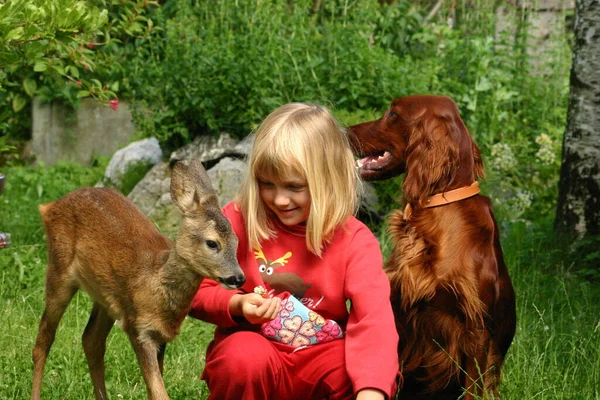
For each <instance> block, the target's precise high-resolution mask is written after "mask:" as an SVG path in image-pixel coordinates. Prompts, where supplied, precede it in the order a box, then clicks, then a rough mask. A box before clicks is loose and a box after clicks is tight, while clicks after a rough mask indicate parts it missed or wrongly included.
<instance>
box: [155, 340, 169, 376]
mask: <svg viewBox="0 0 600 400" xmlns="http://www.w3.org/2000/svg"><path fill="white" fill-rule="evenodd" d="M166 349H167V344H166V343H163V344H161V345H160V346H159V347H158V354H157V357H158V368H159V369H160V374H161V375H162V374H163V363H164V360H165V350H166Z"/></svg>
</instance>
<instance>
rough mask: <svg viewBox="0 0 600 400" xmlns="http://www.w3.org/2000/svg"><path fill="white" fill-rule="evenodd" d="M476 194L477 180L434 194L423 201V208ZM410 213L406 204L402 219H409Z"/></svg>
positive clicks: (477, 190) (410, 208)
mask: <svg viewBox="0 0 600 400" xmlns="http://www.w3.org/2000/svg"><path fill="white" fill-rule="evenodd" d="M476 194H479V183H478V182H477V181H475V182H473V183H472V184H470V185H469V186H463V187H461V188H458V189H454V190H450V191H449V192H443V193H438V194H434V195H433V196H430V197H429V198H428V199H427V200H426V201H425V204H424V205H423V208H431V207H438V206H443V205H446V204H450V203H454V202H455V201H460V200H464V199H468V198H469V197H473V196H475V195H476ZM411 215H412V206H411V205H410V204H407V205H406V207H404V219H405V220H408V219H410V217H411Z"/></svg>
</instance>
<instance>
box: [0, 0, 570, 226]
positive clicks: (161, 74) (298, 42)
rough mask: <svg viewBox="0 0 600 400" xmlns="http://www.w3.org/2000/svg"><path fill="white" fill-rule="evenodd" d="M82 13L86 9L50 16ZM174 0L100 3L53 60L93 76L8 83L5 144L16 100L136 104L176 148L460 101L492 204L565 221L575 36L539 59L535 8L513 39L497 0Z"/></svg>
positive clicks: (557, 38) (18, 77)
mask: <svg viewBox="0 0 600 400" xmlns="http://www.w3.org/2000/svg"><path fill="white" fill-rule="evenodd" d="M20 1H22V0H20ZM69 1H70V2H73V3H74V4H75V3H76V4H78V5H81V2H77V1H76V0H53V2H51V3H47V4H54V3H56V4H59V3H60V2H69ZM38 3H40V1H37V2H35V4H38ZM42 3H43V2H42ZM160 3H161V4H158V3H157V2H152V1H149V0H94V1H91V2H86V3H85V7H89V10H92V9H94V10H95V9H98V10H101V11H98V12H99V13H100V14H99V15H104V16H106V18H107V19H106V22H105V23H102V24H99V26H100V27H99V28H97V29H96V30H93V29H91V30H90V29H88V31H89V32H87V33H85V34H84V32H81V33H78V34H73V35H71V36H69V35H67V36H66V37H67V38H70V39H69V40H66V41H65V40H63V42H64V43H63V44H60V43H57V42H56V41H53V40H49V42H48V43H54V45H53V46H54V48H55V49H54V50H55V51H54V52H50V53H47V54H46V55H44V56H43V59H44V60H46V61H44V62H45V63H46V64H47V65H50V64H52V65H53V66H54V65H55V64H53V63H55V62H56V63H60V60H61V59H62V58H61V57H62V56H64V51H67V59H69V58H68V54H69V50H68V48H69V47H71V48H73V49H76V52H79V53H80V54H81V57H86V59H87V60H89V62H88V61H86V62H87V63H88V64H89V65H90V66H92V65H93V66H94V68H93V71H91V69H89V68H88V69H87V70H86V69H85V68H83V67H82V64H81V63H82V62H83V61H81V60H83V58H82V59H78V60H79V61H78V60H77V59H75V60H73V62H72V63H71V64H69V65H70V66H67V64H65V66H64V68H62V70H61V71H62V73H60V72H61V71H58V73H54V74H52V75H51V76H47V75H45V74H41V73H40V71H35V69H36V68H35V66H36V65H41V64H39V63H38V61H35V60H37V59H36V58H35V57H25V60H26V61H25V65H29V66H31V65H33V67H34V68H33V70H31V68H29V69H27V68H25V69H23V70H18V69H14V70H13V71H12V72H10V71H9V73H8V75H7V76H8V77H9V78H11V79H12V83H14V84H15V85H13V86H10V85H5V86H6V87H7V88H9V87H10V88H9V89H7V92H5V93H6V94H7V97H6V99H7V102H4V103H2V102H0V113H1V114H2V115H3V116H4V117H7V116H8V118H4V119H3V120H4V121H12V123H6V122H5V123H4V125H3V127H2V132H3V133H4V134H5V135H8V136H9V138H10V137H13V138H21V139H22V138H23V137H24V136H26V135H25V134H24V133H23V132H24V131H23V129H17V128H18V127H19V123H20V124H23V121H27V120H28V118H29V117H28V114H27V113H26V112H25V109H24V108H23V109H21V110H20V111H18V112H17V110H15V108H14V107H11V106H10V104H9V103H10V101H11V99H13V100H12V101H13V102H14V99H15V98H19V99H28V98H29V96H30V95H38V96H41V97H42V98H44V99H46V100H48V101H50V100H53V99H59V100H61V101H63V102H66V103H69V104H73V105H76V103H77V101H76V100H77V96H78V95H81V96H83V95H85V94H88V95H94V94H95V93H105V92H106V93H108V94H109V95H112V94H114V95H118V96H119V97H121V98H126V99H129V100H130V101H131V102H132V106H133V107H132V108H133V111H134V119H135V125H136V129H137V137H139V138H141V137H149V136H155V137H157V138H158V139H159V140H160V141H161V143H162V145H163V147H164V148H165V149H166V150H167V151H168V150H172V149H175V148H177V147H179V146H181V145H183V144H185V143H188V142H189V141H191V140H192V139H193V138H194V137H195V136H197V135H203V134H218V133H219V132H223V131H227V132H229V133H231V134H233V135H234V136H237V137H243V136H245V135H247V134H248V133H249V132H251V130H252V129H253V128H254V127H256V125H257V124H258V123H259V122H260V121H261V120H262V119H263V118H264V117H265V116H266V115H267V114H268V113H269V112H270V111H271V110H272V109H274V108H275V107H277V106H279V105H281V104H283V103H286V102H290V101H312V102H317V103H321V104H324V105H327V106H329V107H331V108H332V109H333V110H334V112H335V113H336V114H338V115H339V116H340V119H341V121H342V122H343V123H345V124H349V123H352V122H358V121H360V120H361V119H360V118H361V117H365V116H369V117H371V116H377V115H380V114H381V113H382V112H383V110H385V108H386V107H387V105H388V104H389V103H390V101H391V100H392V99H393V98H394V97H399V96H404V95H409V94H415V93H432V94H441V95H448V96H451V97H452V98H453V99H454V100H455V101H456V102H457V103H458V105H459V108H460V110H461V113H462V116H463V119H464V120H465V123H466V124H467V126H468V128H469V130H470V132H471V134H472V135H473V136H474V138H475V141H476V142H477V144H478V145H479V146H480V148H481V150H482V153H483V156H484V160H485V161H487V171H488V179H487V181H486V183H484V192H486V193H487V194H491V195H492V197H493V198H494V199H495V201H496V207H497V211H498V213H499V214H500V215H501V216H502V219H504V220H519V219H523V218H524V219H528V220H537V219H539V218H546V217H547V216H549V215H551V214H553V209H554V204H555V198H556V187H557V177H558V167H559V163H560V144H561V138H562V134H563V132H564V126H565V119H566V107H567V95H568V88H569V87H568V73H569V66H570V57H571V50H570V47H569V44H570V40H571V36H570V33H569V32H568V30H557V32H554V33H553V34H552V35H551V36H550V38H549V39H548V40H546V44H545V47H544V49H545V50H544V51H543V52H541V53H540V54H538V55H534V51H538V49H537V48H536V47H537V43H536V42H535V41H532V40H531V38H530V32H531V30H530V29H529V28H530V27H529V26H528V25H527V23H526V21H527V18H526V15H525V13H526V12H527V10H526V9H524V8H518V7H516V6H511V5H510V4H509V3H507V5H505V6H504V7H505V8H504V12H503V13H502V15H503V16H504V17H503V18H504V19H505V20H506V21H507V22H508V23H509V25H510V24H512V25H511V26H513V28H511V29H506V30H505V31H497V30H496V26H497V15H499V14H501V13H497V12H496V9H497V8H496V7H497V4H496V2H492V1H485V0H482V1H477V2H474V3H473V2H458V5H457V7H456V10H452V9H450V8H448V6H446V7H445V8H444V7H442V9H441V10H440V11H438V13H437V14H435V15H433V16H431V15H428V13H429V11H430V9H431V5H432V4H430V3H431V2H429V1H420V2H410V1H405V0H400V1H396V2H380V1H376V0H365V1H360V2H348V1H344V0H330V1H327V2H321V6H320V8H319V9H315V8H314V5H315V4H316V3H317V2H314V1H312V0H295V1H283V0H280V1H276V0H269V1H266V0H261V1H252V2H250V1H239V0H219V1H209V0H168V1H164V2H160ZM388 3H389V4H388ZM40 4H41V3H40ZM44 4H46V3H44ZM40 7H41V6H40ZM91 7H96V8H91ZM4 9H6V7H3V8H2V10H4ZM449 20H452V21H454V22H453V23H452V24H451V25H449V24H448V21H449ZM80 31H81V29H80V30H79V31H78V32H80ZM69 32H70V31H69ZM67 33H68V32H67ZM61 43H62V42H61ZM59 44H60V46H63V47H62V52H61V48H59V47H60V46H59ZM90 44H93V45H91V46H90ZM9 45H10V43H9ZM13 45H14V43H13ZM65 49H67V50H65ZM538 53H539V51H538ZM78 62H79V64H77V63H78ZM46 64H44V65H46ZM83 65H85V64H83ZM52 68H54V67H52ZM52 68H50V69H52ZM59 69H60V68H59ZM54 70H55V71H56V68H55V69H54ZM74 71H77V73H78V74H79V78H78V76H77V74H76V73H74ZM84 73H85V76H84ZM86 79H87V82H89V85H88V86H89V87H84V88H80V87H79V85H78V84H77V82H78V80H83V81H86ZM74 82H75V84H74ZM101 82H102V83H101ZM83 85H84V86H85V85H86V84H83ZM32 88H33V89H32ZM93 88H96V89H93ZM18 103H19V104H22V100H19V101H18ZM17 121H20V122H19V123H17ZM25 125H26V123H25ZM6 143H9V142H6ZM398 185H399V180H394V181H387V182H385V183H384V184H378V185H377V190H378V192H379V194H380V198H381V201H382V207H383V212H386V211H387V210H389V209H390V208H393V207H395V206H396V204H395V200H396V198H397V196H398Z"/></svg>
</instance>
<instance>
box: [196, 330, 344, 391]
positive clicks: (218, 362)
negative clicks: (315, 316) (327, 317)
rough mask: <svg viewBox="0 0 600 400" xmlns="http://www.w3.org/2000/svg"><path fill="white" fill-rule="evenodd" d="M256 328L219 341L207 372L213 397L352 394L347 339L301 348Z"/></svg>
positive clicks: (209, 354) (204, 376) (213, 346)
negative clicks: (345, 342)
mask: <svg viewBox="0 0 600 400" xmlns="http://www.w3.org/2000/svg"><path fill="white" fill-rule="evenodd" d="M292 350H293V348H291V347H288V346H286V345H282V344H280V343H274V342H272V341H270V340H268V339H266V338H265V337H263V336H261V335H260V334H258V333H256V332H245V331H242V332H236V333H233V334H231V335H229V336H227V337H225V338H224V339H222V340H220V341H217V342H213V343H211V344H210V346H209V347H208V350H207V356H206V368H205V369H204V373H203V374H202V379H204V380H205V381H206V383H207V385H208V388H209V390H210V396H209V399H215V400H228V399H230V400H240V399H245V400H258V399H261V400H262V399H273V400H279V399H298V400H308V399H352V398H353V393H352V383H351V382H350V378H349V377H348V374H347V373H346V365H345V355H344V339H340V340H334V341H331V342H328V343H323V344H318V345H314V346H310V347H307V348H304V349H301V350H298V351H296V352H293V351H292Z"/></svg>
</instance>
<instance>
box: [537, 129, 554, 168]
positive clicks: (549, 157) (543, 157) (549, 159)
mask: <svg viewBox="0 0 600 400" xmlns="http://www.w3.org/2000/svg"><path fill="white" fill-rule="evenodd" d="M535 142H536V143H537V144H539V145H540V148H539V150H538V151H537V153H535V156H536V157H537V159H538V160H539V161H540V162H541V163H542V164H543V165H552V164H554V161H555V160H556V154H555V153H554V142H553V141H552V138H551V137H550V136H548V135H547V134H545V133H542V134H541V135H540V136H538V137H536V138H535Z"/></svg>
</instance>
